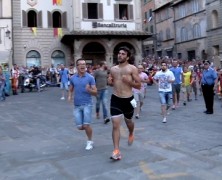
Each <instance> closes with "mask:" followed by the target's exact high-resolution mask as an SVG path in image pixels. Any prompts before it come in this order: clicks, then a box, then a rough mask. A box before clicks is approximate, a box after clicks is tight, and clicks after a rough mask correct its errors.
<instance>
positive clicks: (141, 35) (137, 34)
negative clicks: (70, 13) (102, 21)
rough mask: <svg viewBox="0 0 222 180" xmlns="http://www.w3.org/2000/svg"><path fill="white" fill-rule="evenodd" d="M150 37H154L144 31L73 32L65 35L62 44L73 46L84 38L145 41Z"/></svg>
mask: <svg viewBox="0 0 222 180" xmlns="http://www.w3.org/2000/svg"><path fill="white" fill-rule="evenodd" d="M149 37H152V34H151V33H148V32H144V31H72V32H71V33H70V34H65V35H64V36H63V37H62V39H61V42H62V43H64V44H71V43H73V42H74V39H83V38H84V39H85V38H109V39H111V38H127V39H129V38H130V39H131V38H138V39H140V40H144V39H147V38H149Z"/></svg>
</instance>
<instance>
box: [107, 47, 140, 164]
mask: <svg viewBox="0 0 222 180" xmlns="http://www.w3.org/2000/svg"><path fill="white" fill-rule="evenodd" d="M130 55H131V53H130V50H129V49H128V48H127V47H121V48H120V49H119V53H118V63H119V64H118V65H116V66H113V67H112V68H111V70H110V75H109V77H108V84H109V85H111V86H113V94H112V96H111V103H110V114H111V118H112V124H113V130H112V138H113V145H114V151H113V153H112V156H111V159H114V160H120V159H121V154H120V150H119V142H120V125H121V119H122V115H123V116H124V119H125V123H126V125H127V127H128V129H129V138H128V145H131V144H132V143H133V140H134V134H133V131H134V122H133V121H132V117H133V112H134V108H135V107H136V101H135V100H134V97H133V93H132V88H136V89H140V88H141V80H140V77H139V75H138V70H137V68H136V67H135V66H134V65H130V64H129V63H128V60H129V58H130Z"/></svg>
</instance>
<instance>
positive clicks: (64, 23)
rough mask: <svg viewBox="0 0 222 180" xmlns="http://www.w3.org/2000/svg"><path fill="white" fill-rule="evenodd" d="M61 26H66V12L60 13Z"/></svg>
mask: <svg viewBox="0 0 222 180" xmlns="http://www.w3.org/2000/svg"><path fill="white" fill-rule="evenodd" d="M62 27H63V28H67V12H64V13H63V14H62Z"/></svg>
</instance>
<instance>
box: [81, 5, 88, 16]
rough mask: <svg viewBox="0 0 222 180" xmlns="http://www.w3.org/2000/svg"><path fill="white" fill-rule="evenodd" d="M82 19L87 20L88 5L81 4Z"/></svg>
mask: <svg viewBox="0 0 222 180" xmlns="http://www.w3.org/2000/svg"><path fill="white" fill-rule="evenodd" d="M82 17H83V19H88V4H87V3H82Z"/></svg>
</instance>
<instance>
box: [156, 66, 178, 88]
mask: <svg viewBox="0 0 222 180" xmlns="http://www.w3.org/2000/svg"><path fill="white" fill-rule="evenodd" d="M153 79H155V80H158V83H159V91H162V92H171V91H172V85H171V83H170V82H168V81H169V80H175V77H174V75H173V73H172V71H170V70H169V69H167V70H166V71H165V72H163V71H162V70H160V71H157V72H156V74H155V75H154V77H153Z"/></svg>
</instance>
